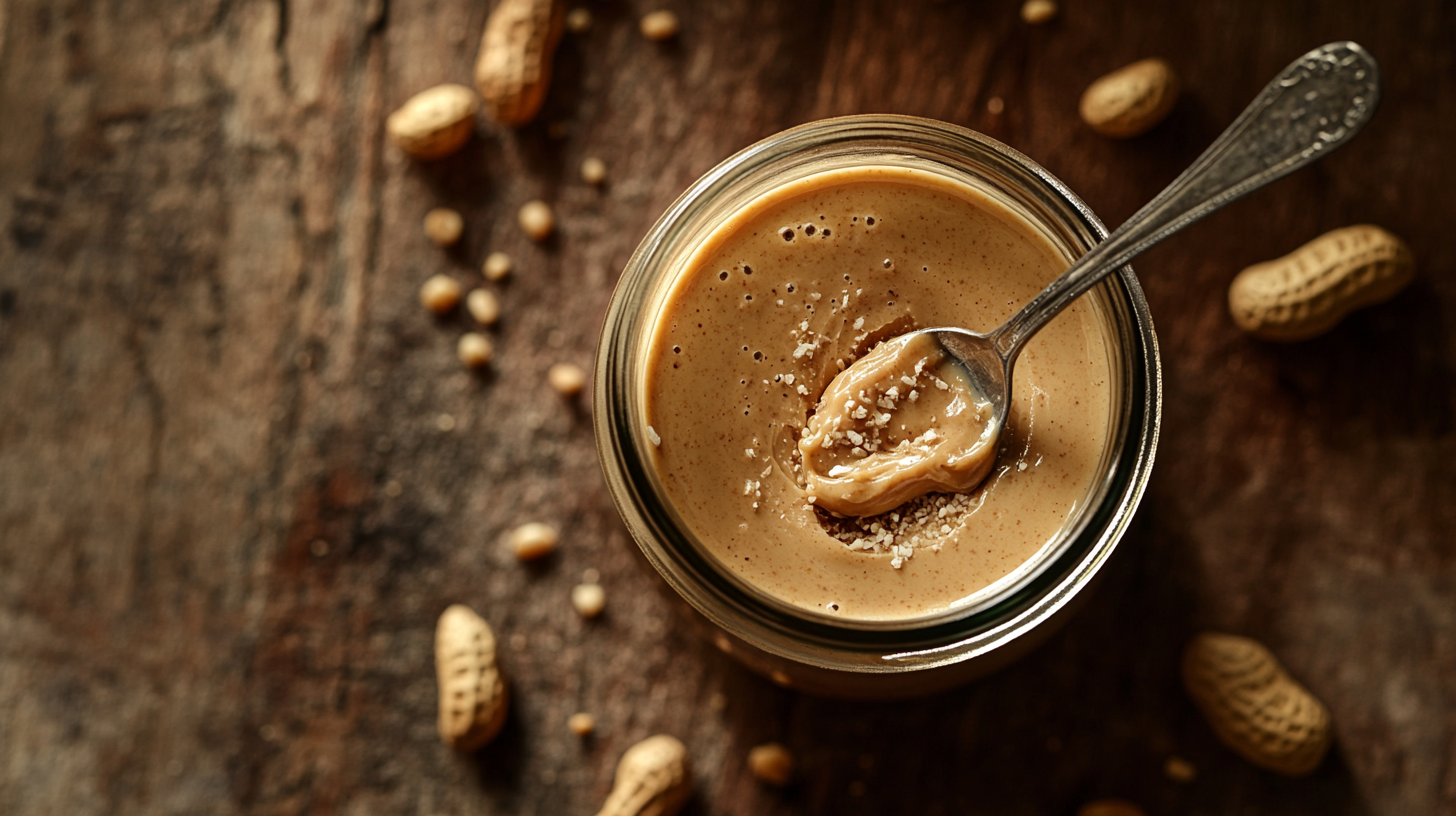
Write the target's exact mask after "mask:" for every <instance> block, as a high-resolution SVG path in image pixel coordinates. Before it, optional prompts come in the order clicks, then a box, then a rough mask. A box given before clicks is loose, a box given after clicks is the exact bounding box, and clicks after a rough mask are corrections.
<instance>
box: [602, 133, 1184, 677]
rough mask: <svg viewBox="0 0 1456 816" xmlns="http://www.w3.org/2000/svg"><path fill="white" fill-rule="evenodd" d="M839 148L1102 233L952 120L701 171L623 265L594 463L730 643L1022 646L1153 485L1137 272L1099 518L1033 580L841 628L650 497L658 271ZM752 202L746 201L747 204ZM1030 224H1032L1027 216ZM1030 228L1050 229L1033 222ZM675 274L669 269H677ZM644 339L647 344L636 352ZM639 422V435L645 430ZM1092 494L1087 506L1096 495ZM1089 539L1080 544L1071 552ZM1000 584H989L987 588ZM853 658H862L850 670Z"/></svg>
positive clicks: (898, 653)
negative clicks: (786, 598) (745, 571)
mask: <svg viewBox="0 0 1456 816" xmlns="http://www.w3.org/2000/svg"><path fill="white" fill-rule="evenodd" d="M845 145H864V146H872V145H873V146H879V147H881V148H883V149H886V150H889V151H894V150H897V149H899V150H914V151H929V153H931V154H935V155H939V156H942V157H944V158H946V159H948V160H950V159H953V160H956V161H962V162H972V163H974V164H976V165H977V166H978V167H979V168H981V169H982V170H984V171H986V172H990V173H994V174H996V175H997V176H999V177H1000V178H1002V179H1005V181H1006V183H1008V184H1010V185H1011V188H1012V189H1014V190H1016V191H1017V192H1018V193H1020V194H1025V195H1026V198H1027V201H1026V203H1027V204H1028V205H1029V206H1030V207H1031V208H1032V209H1034V210H1036V211H1037V212H1038V214H1041V215H1045V216H1049V217H1050V218H1051V220H1052V221H1054V222H1055V223H1056V225H1057V226H1058V227H1060V228H1061V229H1064V230H1066V231H1067V232H1068V234H1069V236H1071V238H1072V239H1073V240H1072V241H1071V242H1070V244H1069V245H1070V246H1071V247H1072V249H1073V250H1076V251H1081V252H1085V251H1086V250H1087V249H1088V248H1090V247H1091V246H1092V245H1094V244H1095V243H1096V242H1098V241H1100V240H1102V239H1103V238H1105V237H1106V234H1107V231H1106V229H1105V228H1104V227H1103V225H1102V223H1101V221H1100V220H1098V219H1097V217H1096V215H1095V214H1093V213H1092V211H1091V209H1090V208H1089V207H1087V205H1086V204H1085V203H1084V202H1083V201H1082V200H1081V199H1080V198H1078V197H1077V196H1076V195H1075V194H1074V193H1072V192H1071V190H1070V189H1068V188H1067V187H1066V186H1065V185H1064V184H1062V182H1061V181H1060V180H1058V179H1056V178H1055V177H1054V176H1052V175H1051V174H1050V173H1049V172H1047V171H1046V170H1045V169H1044V168H1042V167H1041V166H1040V165H1038V164H1036V163H1035V162H1033V161H1032V160H1031V159H1029V158H1028V157H1026V156H1025V155H1023V154H1021V153H1020V152H1018V151H1016V150H1014V149H1012V148H1010V147H1008V146H1006V145H1004V144H1002V143H1001V142H999V141H996V140H994V139H992V138H990V137H988V136H985V135H983V134H980V133H976V132H974V131H971V130H968V129H966V128H962V127H959V126H957V125H953V124H949V123H946V122H939V121H936V120H930V119H920V118H916V117H908V116H896V115H861V116H850V117H840V118H835V119H825V120H820V121H816V122H810V123H807V124H804V125H800V126H798V127H795V128H791V129H789V130H786V131H783V132H781V133H778V134H775V135H773V136H770V137H768V138H766V139H764V140H762V141H759V142H757V143H755V144H753V145H750V146H748V147H746V148H744V149H743V150H741V151H739V152H738V153H736V154H734V155H733V156H731V157H729V158H728V159H726V160H724V161H723V162H722V163H720V164H719V165H717V166H716V167H714V168H713V169H712V170H710V171H708V173H706V174H704V175H703V176H702V177H701V178H699V179H698V180H697V181H696V182H694V183H693V184H692V185H691V186H689V187H688V189H687V190H686V191H684V193H683V194H682V195H681V196H680V197H679V198H678V199H677V200H676V201H675V202H674V203H673V204H672V205H671V206H669V207H668V208H667V210H666V211H665V212H664V213H663V215H662V216H661V217H660V218H659V219H658V221H657V222H656V224H654V225H653V227H652V229H651V230H649V232H648V234H647V235H646V237H644V239H643V240H642V242H641V244H640V245H639V247H638V249H637V251H636V252H635V253H634V254H633V255H632V257H631V259H630V260H629V261H628V264H627V266H626V269H625V270H624V272H623V274H622V277H621V279H620V281H619V282H618V286H617V290H616V292H615V293H614V294H613V297H612V301H611V304H610V306H609V307H608V312H607V316H606V320H605V322H604V325H603V330H602V336H601V341H600V344H599V347H598V353H597V365H596V375H597V376H596V378H595V382H596V386H595V394H594V399H595V402H596V410H595V411H594V424H595V426H596V438H597V446H598V455H599V458H600V460H601V465H602V468H603V472H604V475H605V476H606V479H607V483H608V487H609V490H610V492H611V494H612V498H613V501H614V502H615V503H616V505H617V508H618V511H619V513H620V514H621V516H622V518H623V520H624V522H625V523H626V524H627V526H628V529H629V532H630V533H631V534H632V537H633V539H634V540H635V541H636V542H637V544H638V546H639V547H640V548H641V549H642V551H643V553H644V555H645V556H646V557H647V560H648V561H649V563H651V564H652V565H653V567H654V569H656V570H657V572H658V573H659V574H660V575H662V577H663V578H664V579H665V580H666V581H667V583H668V584H669V585H671V586H672V587H673V589H674V590H676V591H677V592H678V594H679V595H681V596H682V597H683V598H684V599H686V600H687V601H688V603H690V604H691V605H692V606H693V607H695V608H696V609H697V610H698V611H699V612H701V613H702V614H704V615H705V616H706V617H707V618H708V619H709V620H711V621H713V622H714V623H715V624H717V625H718V626H720V627H722V628H724V629H726V630H727V631H729V632H731V633H732V634H734V635H735V636H737V637H739V638H741V639H743V640H745V641H747V642H748V643H750V644H752V645H754V646H756V647H758V648H761V649H763V650H765V651H767V652H770V653H772V654H777V655H779V656H781V657H787V658H790V659H793V660H797V661H800V662H805V663H809V664H811V665H816V666H820V667H822V668H833V669H847V670H850V671H896V670H901V669H903V668H922V667H924V666H926V665H938V664H940V663H943V662H946V661H951V662H954V661H957V660H964V659H967V658H969V657H971V656H974V654H975V653H977V652H978V651H984V650H985V649H989V648H995V646H996V644H997V643H998V642H1001V641H1002V640H1005V639H1014V638H1015V637H1017V636H1019V634H1020V633H1022V632H1024V631H1028V630H1029V629H1030V628H1034V627H1035V626H1036V625H1037V623H1039V622H1040V621H1041V620H1044V619H1045V618H1047V617H1050V616H1051V615H1052V614H1054V613H1055V612H1056V611H1057V610H1059V609H1060V608H1061V607H1062V606H1063V605H1064V604H1065V603H1066V602H1067V601H1069V600H1070V599H1071V597H1072V596H1074V595H1075V594H1076V593H1077V591H1078V590H1079V589H1080V588H1081V587H1082V586H1084V585H1085V584H1086V583H1087V582H1089V581H1090V580H1091V579H1092V578H1093V577H1094V576H1095V575H1096V573H1097V572H1098V571H1099V570H1100V569H1101V567H1102V565H1103V564H1104V563H1105V561H1106V559H1107V558H1108V557H1109V556H1110V555H1111V553H1112V552H1113V550H1114V549H1115V548H1116V545H1117V543H1118V541H1119V540H1120V539H1121V537H1122V534H1123V532H1124V531H1125V529H1126V526H1127V524H1128V523H1129V521H1130V519H1131V517H1132V514H1133V511H1134V510H1135V509H1136V507H1137V504H1138V502H1139V501H1140V499H1141V497H1142V494H1143V491H1144V489H1145V488H1146V484H1147V480H1148V477H1149V474H1150V470H1151V465H1152V460H1153V455H1154V453H1155V451H1156V446H1157V437H1158V425H1159V419H1160V415H1161V373H1160V362H1159V355H1158V347H1157V338H1156V335H1155V333H1154V331H1153V327H1152V320H1151V316H1150V315H1149V314H1148V309H1147V303H1146V301H1145V299H1144V298H1143V294H1142V290H1141V287H1140V286H1139V284H1138V282H1137V278H1136V276H1135V274H1134V273H1133V271H1132V269H1131V267H1130V266H1125V267H1123V268H1122V269H1121V270H1119V271H1118V273H1116V274H1114V275H1112V276H1109V277H1108V278H1107V280H1106V281H1105V282H1104V283H1103V284H1101V286H1105V287H1107V290H1106V291H1108V292H1110V293H1111V295H1109V297H1112V296H1115V298H1116V300H1117V302H1118V303H1119V304H1121V305H1120V306H1119V308H1121V309H1124V310H1125V315H1126V321H1125V322H1130V325H1127V326H1121V327H1120V328H1121V330H1122V334H1121V335H1120V339H1121V340H1122V341H1126V340H1131V341H1132V348H1130V349H1127V348H1121V347H1120V348H1119V350H1120V351H1121V352H1122V356H1123V357H1124V358H1127V359H1126V365H1127V367H1128V369H1129V372H1128V373H1129V375H1130V379H1129V382H1128V383H1127V387H1126V388H1125V389H1124V391H1126V392H1127V393H1126V394H1125V395H1124V399H1123V403H1124V407H1125V410H1127V416H1125V417H1123V421H1124V422H1125V426H1124V427H1123V431H1122V435H1123V438H1122V439H1121V441H1120V442H1118V443H1116V444H1109V446H1108V447H1109V449H1112V450H1113V451H1114V452H1113V456H1112V458H1113V462H1112V466H1111V470H1110V472H1109V473H1107V474H1105V476H1104V477H1103V484H1102V485H1101V486H1100V487H1099V489H1100V490H1101V493H1100V494H1099V495H1100V501H1098V502H1097V507H1096V508H1094V509H1089V510H1088V511H1084V512H1083V514H1082V515H1081V516H1080V517H1079V518H1078V519H1077V524H1078V525H1079V529H1076V530H1072V531H1071V532H1070V533H1068V534H1067V535H1065V536H1063V537H1062V538H1064V539H1065V542H1064V543H1065V546H1063V547H1062V549H1061V551H1058V552H1057V553H1055V554H1053V555H1052V556H1050V557H1048V558H1046V559H1045V563H1041V564H1040V565H1039V568H1038V569H1037V570H1036V571H1035V573H1034V574H1029V575H1026V576H1023V577H1022V578H1021V579H1020V580H1018V582H1017V583H1016V584H1014V585H1011V586H1008V587H1005V588H1004V589H1003V590H1002V591H1000V592H998V593H996V594H995V595H994V596H993V597H990V598H988V599H987V600H986V601H985V602H984V603H980V604H976V605H972V606H970V607H967V608H960V607H953V608H952V609H950V610H947V611H945V612H943V613H939V614H933V615H929V616H922V617H913V618H906V619H896V620H889V621H859V620H842V619H837V618H833V617H831V616H828V615H815V614H814V613H812V612H810V611H809V610H804V609H801V608H798V607H794V606H793V605H791V604H788V603H786V602H783V601H781V600H779V599H774V598H771V597H769V596H767V595H766V593H762V592H754V591H752V590H751V589H749V588H745V587H743V586H742V585H741V584H740V582H739V580H738V579H736V578H735V577H731V576H727V575H725V574H724V572H723V571H721V570H719V569H718V568H717V567H716V566H715V565H714V564H713V563H712V560H711V557H710V556H708V555H707V554H706V553H704V552H702V551H700V550H699V549H698V548H697V547H696V546H693V545H692V544H691V542H684V541H683V540H681V539H682V529H681V528H682V527H683V526H684V525H682V524H681V523H680V521H675V520H674V519H675V517H676V514H675V512H674V511H673V510H672V508H671V503H670V502H669V501H667V500H666V498H665V497H663V496H659V495H657V494H656V491H654V490H653V489H652V488H651V484H652V482H653V480H654V477H653V476H652V473H653V470H652V466H651V464H650V454H649V452H648V451H647V449H646V446H647V445H649V444H651V443H650V442H649V441H648V440H647V438H646V431H647V428H646V426H645V424H642V423H640V422H638V421H637V418H639V417H642V416H645V414H644V413H643V412H641V411H640V410H639V409H640V407H641V406H640V404H639V402H640V395H639V394H638V393H636V390H635V389H634V387H633V384H632V382H631V381H630V380H631V378H630V376H629V374H630V369H631V364H632V362H633V361H634V360H635V359H637V358H636V356H635V351H636V349H635V348H634V347H633V342H634V341H633V340H632V338H631V336H630V335H631V331H632V329H634V328H636V327H638V324H639V323H640V320H639V319H638V318H639V315H640V311H639V310H640V307H641V306H642V305H643V304H644V303H645V298H646V295H647V292H648V287H649V286H650V285H651V284H652V282H653V281H652V280H651V278H652V276H653V275H654V274H662V273H663V265H662V264H661V263H659V262H660V261H661V260H662V259H663V258H664V257H665V253H666V252H668V251H669V250H670V249H671V248H672V247H673V245H674V242H675V241H680V240H681V238H682V234H681V232H682V230H683V229H685V227H686V225H687V224H689V223H690V222H691V220H692V218H693V217H694V216H695V215H701V214H702V212H703V211H704V208H705V207H706V206H707V205H708V204H710V203H711V202H713V201H715V200H717V199H718V198H719V197H721V196H723V195H724V194H725V193H727V192H728V191H730V190H733V189H734V185H735V184H736V185H739V186H740V187H741V186H742V185H743V184H745V183H747V180H749V179H751V178H752V177H753V174H755V173H763V172H766V169H767V168H769V167H771V166H772V165H773V164H774V163H775V162H783V161H785V160H788V159H793V158H797V159H800V160H808V159H810V158H812V157H813V156H814V155H816V151H817V152H818V153H823V152H824V151H825V150H832V149H835V148H836V146H837V147H838V148H840V149H843V148H844V146H845ZM736 195H739V196H740V197H741V196H742V195H744V193H742V192H741V191H740V192H739V193H736ZM745 200H747V199H745ZM1028 220H1031V219H1030V218H1029V217H1028ZM1034 223H1043V222H1035V221H1034ZM667 271H669V272H670V271H671V270H670V269H669V270H667ZM635 342H640V338H638V340H637V341H635ZM638 425H641V427H638ZM1089 495H1091V494H1090V493H1089ZM1081 539H1085V540H1082V541H1081V542H1080V543H1081V546H1073V545H1074V544H1076V543H1077V542H1078V540H1081ZM993 586H994V584H993ZM846 654H852V655H854V659H851V660H847V661H846V660H844V659H843V658H844V656H845V655H846Z"/></svg>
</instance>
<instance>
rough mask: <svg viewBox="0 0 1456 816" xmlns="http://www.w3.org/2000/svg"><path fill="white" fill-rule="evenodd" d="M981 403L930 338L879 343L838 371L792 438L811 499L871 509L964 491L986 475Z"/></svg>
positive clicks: (987, 416)
mask: <svg viewBox="0 0 1456 816" xmlns="http://www.w3.org/2000/svg"><path fill="white" fill-rule="evenodd" d="M991 413H992V412H991V406H990V404H989V403H988V402H987V401H986V400H985V399H984V398H982V397H981V395H980V394H978V393H976V391H975V390H974V388H973V387H972V386H971V385H970V383H969V382H967V380H966V379H965V375H964V374H963V373H962V372H961V371H960V370H959V368H958V366H957V365H956V364H955V363H954V361H953V360H950V359H949V358H948V355H947V354H946V353H945V351H944V350H943V349H941V347H940V344H939V343H937V342H936V341H935V338H934V337H931V336H930V335H925V334H912V335H903V336H901V337H896V338H893V339H890V340H886V341H885V342H883V343H880V344H879V345H878V346H876V347H874V348H873V349H871V350H870V352H869V353H868V354H866V355H865V356H863V357H861V358H860V359H858V360H856V361H855V362H854V363H853V364H851V365H850V366H849V367H848V368H846V369H845V370H843V371H841V372H840V373H839V375H838V376H836V377H835V378H834V380H833V381H831V382H830V383H829V387H828V388H826V389H825V391H824V394H823V396H821V397H820V398H819V403H818V405H817V406H816V407H815V409H814V415H813V416H812V417H810V418H809V422H808V425H807V427H806V428H805V429H804V433H803V435H802V436H801V437H800V439H799V453H800V454H801V456H802V459H803V463H804V478H805V483H806V490H807V492H808V493H809V495H810V496H812V497H813V501H814V503H815V505H816V506H818V507H822V508H824V509H825V510H829V511H831V512H834V513H838V514H840V515H845V516H873V515H876V514H879V513H884V512H886V511H889V510H892V509H894V508H896V507H899V506H900V505H902V504H904V503H905V502H907V501H910V500H911V499H914V498H916V497H917V496H921V495H924V494H926V493H930V492H932V491H941V492H948V493H965V492H968V491H970V490H972V489H974V488H975V487H976V486H977V485H979V484H980V483H981V481H982V480H984V479H985V478H986V475H987V474H989V473H990V472H991V466H992V464H994V463H995V460H996V435H995V434H994V433H993V431H994V429H993V428H992V427H991V419H992V416H991Z"/></svg>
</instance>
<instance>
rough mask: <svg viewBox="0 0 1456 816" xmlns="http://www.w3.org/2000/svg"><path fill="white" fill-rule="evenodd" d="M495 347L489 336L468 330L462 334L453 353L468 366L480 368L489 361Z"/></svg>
mask: <svg viewBox="0 0 1456 816" xmlns="http://www.w3.org/2000/svg"><path fill="white" fill-rule="evenodd" d="M494 352H495V349H494V348H493V347H492V346H491V344H490V338H488V337H486V336H485V335H483V334H479V333H477V332H469V333H468V334H465V335H462V336H461V338H460V343H459V344H458V345H457V346H456V347H455V353H456V355H458V356H459V357H460V362H462V363H464V364H465V365H466V366H467V367H469V368H481V367H483V366H485V365H486V364H487V363H489V362H490V358H491V356H492V354H494Z"/></svg>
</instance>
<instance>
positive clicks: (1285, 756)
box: [1183, 632, 1331, 776]
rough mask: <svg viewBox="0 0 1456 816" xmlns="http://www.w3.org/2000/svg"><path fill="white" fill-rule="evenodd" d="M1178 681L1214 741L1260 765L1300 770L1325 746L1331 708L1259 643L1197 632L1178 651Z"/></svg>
mask: <svg viewBox="0 0 1456 816" xmlns="http://www.w3.org/2000/svg"><path fill="white" fill-rule="evenodd" d="M1183 685H1184V687H1185V688H1187V690H1188V695H1189V696H1190V697H1192V698H1193V702H1194V704H1196V705H1197V706H1198V708H1199V709H1200V710H1201V711H1202V712H1203V715H1204V717H1206V718H1207V719H1208V724H1209V725H1210V726H1212V727H1213V732H1214V734H1216V735H1217V736H1218V738H1219V740H1220V741H1221V742H1223V744H1224V745H1227V746H1228V747H1229V748H1232V749H1233V750H1234V751H1235V752H1236V753H1238V754H1239V755H1241V756H1243V757H1244V758H1245V759H1247V760H1249V761H1250V762H1252V763H1254V764H1255V765H1258V766H1259V767H1261V768H1268V769H1269V770H1271V771H1277V772H1279V773H1282V774H1287V775H1289V776H1302V775H1304V774H1307V773H1309V772H1311V771H1313V770H1314V769H1315V768H1317V767H1319V764H1320V762H1321V761H1322V760H1323V759H1324V757H1325V752H1326V751H1328V750H1329V747H1330V740H1331V729H1330V713H1329V711H1328V710H1327V709H1326V708H1325V707H1324V704H1323V703H1321V702H1320V701H1319V700H1317V699H1315V697H1314V695H1312V694H1310V693H1309V691H1307V690H1306V689H1305V688H1304V687H1303V686H1301V685H1300V684H1299V683H1297V682H1295V680H1294V678H1292V677H1290V676H1289V674H1288V673H1287V672H1285V671H1284V668H1283V667H1282V666H1280V665H1279V661H1278V660H1276V659H1275V658H1274V655H1273V654H1271V653H1270V652H1269V650H1268V649H1266V648H1264V647H1263V646H1262V645H1260V644H1259V643H1258V642H1256V641H1253V640H1250V639H1248V638H1244V637H1238V636H1236V635H1225V634H1219V633H1214V632H1205V633H1203V634H1201V635H1198V636H1197V637H1195V638H1194V639H1193V641H1192V642H1191V643H1189V644H1188V648H1187V649H1186V650H1184V652H1183Z"/></svg>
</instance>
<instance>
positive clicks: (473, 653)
mask: <svg viewBox="0 0 1456 816" xmlns="http://www.w3.org/2000/svg"><path fill="white" fill-rule="evenodd" d="M495 650H496V642H495V634H494V633H493V632H491V631H490V626H489V625H488V624H487V623H486V622H485V620H484V619H483V618H481V617H480V616H479V615H477V614H475V611H474V610H472V609H471V608H470V607H468V606H464V605H461V604H455V605H453V606H451V607H450V608H448V609H446V610H445V612H444V614H442V615H440V622H439V624H438V625H437V626H436V627H435V674H436V676H437V678H438V680H439V684H440V723H439V726H440V739H442V740H444V742H445V744H446V745H449V746H450V747H451V748H455V749H457V750H460V751H474V750H475V749H477V748H480V747H481V746H483V745H485V744H486V743H487V742H490V741H491V740H492V739H493V738H495V735H496V734H498V733H500V729H501V726H502V725H504V724H505V721H506V709H507V705H508V702H509V694H508V692H507V690H506V684H505V678H504V677H503V676H502V675H501V672H500V667H499V666H498V665H496V659H495Z"/></svg>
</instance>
